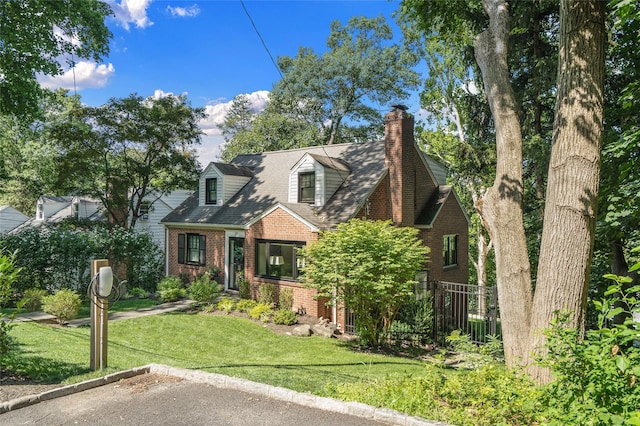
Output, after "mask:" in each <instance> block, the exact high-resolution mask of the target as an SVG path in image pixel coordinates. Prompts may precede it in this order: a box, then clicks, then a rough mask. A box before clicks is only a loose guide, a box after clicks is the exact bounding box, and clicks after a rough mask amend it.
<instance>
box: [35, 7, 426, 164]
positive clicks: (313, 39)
mask: <svg viewBox="0 0 640 426" xmlns="http://www.w3.org/2000/svg"><path fill="white" fill-rule="evenodd" d="M106 1H107V2H108V3H109V4H110V5H111V7H112V8H113V10H114V12H115V17H111V18H109V19H108V21H107V24H108V26H109V29H110V30H111V31H112V33H113V39H112V41H111V46H110V47H111V52H110V54H109V57H107V58H104V61H103V63H98V64H96V63H91V62H86V61H76V62H77V64H76V67H75V70H74V71H71V70H69V71H68V72H67V73H65V74H64V75H62V76H59V77H57V78H54V79H51V78H41V82H42V84H43V85H44V86H46V87H50V88H56V87H65V88H67V89H70V90H71V92H72V93H73V91H74V90H76V91H77V93H78V94H80V95H81V97H82V101H83V102H84V103H86V104H88V105H92V106H98V105H102V104H104V103H105V102H107V101H108V99H109V98H111V97H118V98H120V97H126V96H128V95H129V94H131V93H137V94H138V95H141V96H152V95H154V94H155V95H157V96H160V95H162V94H165V93H173V94H176V95H177V94H186V95H187V97H188V98H189V100H190V102H191V104H192V105H193V106H199V107H205V108H206V111H207V113H208V114H209V117H208V118H207V119H206V120H204V121H203V122H202V123H201V127H202V129H203V131H204V132H205V133H206V136H205V137H204V138H203V142H202V145H201V147H200V148H199V149H198V151H199V159H200V162H201V164H203V165H206V164H208V162H209V161H212V160H215V159H217V157H218V156H219V154H220V148H219V147H220V144H221V143H222V137H221V136H220V133H219V131H218V129H217V128H216V124H217V123H220V122H221V120H222V119H223V118H224V114H225V113H226V111H227V109H228V107H229V103H230V102H231V100H232V99H233V98H234V97H235V96H236V95H238V94H247V95H249V97H250V99H251V100H252V102H254V104H255V106H256V107H257V108H260V107H261V106H263V105H264V102H265V100H266V96H267V92H268V91H269V90H270V89H271V86H272V84H273V83H274V82H276V81H278V80H279V79H280V75H279V73H278V71H277V69H276V68H275V66H274V65H273V63H272V61H271V59H270V57H269V54H268V53H267V50H266V49H265V47H264V46H263V45H262V42H261V40H260V38H259V36H258V34H257V33H256V31H255V30H254V28H253V26H252V23H251V21H250V19H249V17H248V16H247V13H246V12H245V10H244V9H243V7H242V4H241V3H240V1H239V0H228V1H220V0H192V1H182V0H106ZM244 5H245V7H246V9H247V11H248V13H249V15H250V16H251V18H252V19H253V21H254V22H255V25H256V27H257V29H258V31H259V32H260V35H261V36H262V38H263V40H264V43H265V44H266V46H267V48H268V50H269V52H270V53H271V55H272V56H273V58H274V59H275V58H277V57H279V56H284V55H287V56H295V55H296V53H297V51H298V47H300V46H304V47H310V48H312V49H313V50H314V51H316V52H317V53H320V52H323V51H324V50H325V49H326V44H325V41H326V39H327V37H328V36H329V33H330V24H331V22H333V21H334V20H339V21H340V22H341V23H342V24H343V25H344V24H346V23H347V21H348V19H349V18H351V17H353V16H367V17H377V16H379V15H382V16H384V17H386V18H387V21H388V22H389V24H391V25H392V26H393V28H394V34H395V35H396V36H397V37H400V30H399V29H398V28H397V27H396V26H395V24H393V20H392V18H391V14H392V13H393V12H394V11H395V10H397V8H398V1H397V0H393V1H387V0H335V1H326V0H324V1H308V0H289V1H282V0H280V1H266V0H265V1H262V0H245V2H244ZM74 74H75V89H74V83H73V81H74ZM405 103H407V104H408V105H409V107H410V110H411V111H413V112H418V109H419V103H418V100H417V94H416V96H414V97H413V98H412V100H410V101H407V102H405Z"/></svg>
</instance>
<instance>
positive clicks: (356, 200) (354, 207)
mask: <svg viewBox="0 0 640 426" xmlns="http://www.w3.org/2000/svg"><path fill="white" fill-rule="evenodd" d="M306 153H309V154H310V155H312V156H314V158H315V159H316V160H317V161H319V160H318V158H321V159H322V160H323V162H321V164H323V165H326V166H327V167H331V168H333V169H335V170H338V172H339V173H341V174H342V175H343V177H344V178H345V181H344V183H343V184H342V185H341V186H340V187H339V188H338V190H337V191H336V192H335V194H333V196H332V197H331V198H330V199H329V200H328V201H327V202H326V204H325V205H324V206H319V207H315V206H312V205H309V204H298V203H289V202H288V194H289V173H290V170H291V168H292V167H293V166H294V165H295V164H296V163H297V162H298V161H299V160H300V159H301V158H302V157H303V156H304V155H305V154H306ZM319 162H320V161H319ZM324 162H326V163H327V164H324ZM231 164H232V165H234V166H240V167H242V168H243V169H244V170H251V171H252V172H253V178H252V179H251V180H250V181H249V182H248V183H247V184H246V185H245V186H244V187H243V188H242V189H241V190H240V191H239V192H238V193H237V194H236V195H235V196H234V197H233V198H231V199H230V200H229V201H227V202H226V203H225V204H224V205H222V206H199V205H198V199H199V194H198V192H197V191H196V192H195V193H194V194H193V195H192V196H191V197H189V198H188V199H187V200H185V202H183V203H182V204H181V205H180V206H179V207H178V208H176V209H175V210H174V211H173V212H171V213H170V214H168V215H167V216H166V217H165V218H164V219H163V220H162V222H163V223H165V224H179V223H180V224H191V225H198V224H203V225H204V224H208V225H219V226H221V227H244V226H245V225H246V224H247V223H248V222H250V221H251V220H252V219H255V218H257V217H259V216H260V215H261V214H262V213H264V212H265V211H267V210H268V209H269V208H271V207H273V206H274V205H276V204H281V205H283V206H286V207H287V208H289V209H290V210H291V211H293V212H294V213H295V214H297V215H299V216H300V217H301V218H303V219H304V220H306V221H308V222H309V223H311V224H313V225H314V226H316V227H317V228H319V229H330V228H333V227H334V226H335V225H337V224H338V223H341V222H345V221H347V220H349V219H350V218H351V217H353V216H354V215H355V214H356V213H357V212H358V210H359V209H360V207H361V206H362V205H363V204H364V202H365V200H366V199H367V197H368V196H369V195H370V194H371V192H372V191H373V190H374V189H375V187H376V185H377V184H378V182H379V181H380V179H381V178H382V177H383V176H384V175H385V174H386V173H387V169H386V168H385V165H384V142H383V141H376V142H367V143H362V144H340V145H326V146H319V147H310V148H301V149H294V150H287V151H274V152H265V153H262V154H247V155H239V156H237V157H236V158H234V159H233V161H232V163H231ZM216 167H218V168H219V169H220V167H219V163H216ZM220 170H221V172H222V169H220Z"/></svg>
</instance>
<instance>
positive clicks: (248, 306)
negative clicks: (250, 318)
mask: <svg viewBox="0 0 640 426" xmlns="http://www.w3.org/2000/svg"><path fill="white" fill-rule="evenodd" d="M257 304H258V302H256V301H255V300H252V299H240V300H238V303H236V310H237V311H239V312H244V313H245V314H248V313H249V312H251V310H252V309H253V308H255V307H256V305H257Z"/></svg>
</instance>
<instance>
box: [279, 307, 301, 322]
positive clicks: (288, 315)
mask: <svg viewBox="0 0 640 426" xmlns="http://www.w3.org/2000/svg"><path fill="white" fill-rule="evenodd" d="M273 322H274V323H276V324H283V325H293V324H295V323H297V322H298V317H297V315H296V313H295V312H293V311H292V310H291V309H285V308H281V309H278V310H277V311H276V313H275V314H274V315H273Z"/></svg>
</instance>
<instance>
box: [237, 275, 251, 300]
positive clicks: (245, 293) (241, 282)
mask: <svg viewBox="0 0 640 426" xmlns="http://www.w3.org/2000/svg"><path fill="white" fill-rule="evenodd" d="M238 289H239V292H240V299H251V281H249V280H248V279H246V278H245V277H244V274H243V275H242V276H240V277H238Z"/></svg>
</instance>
